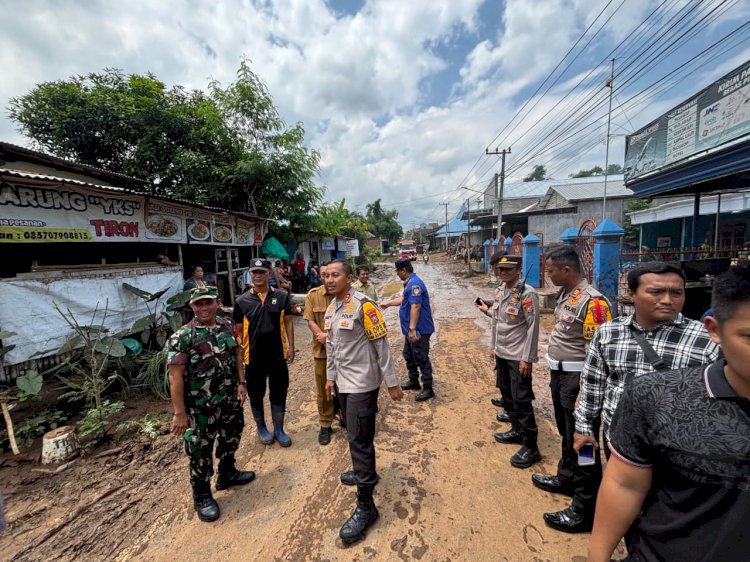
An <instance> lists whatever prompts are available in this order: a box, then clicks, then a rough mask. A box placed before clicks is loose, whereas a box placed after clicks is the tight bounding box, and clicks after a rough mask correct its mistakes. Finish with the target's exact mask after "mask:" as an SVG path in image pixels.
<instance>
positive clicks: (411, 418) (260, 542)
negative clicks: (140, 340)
mask: <svg viewBox="0 0 750 562" xmlns="http://www.w3.org/2000/svg"><path fill="white" fill-rule="evenodd" d="M436 257H437V256H435V255H433V256H431V262H430V263H429V264H426V265H425V264H422V263H416V264H415V269H416V271H417V273H418V274H420V275H421V276H422V277H423V278H424V279H425V281H426V283H427V285H428V288H429V290H430V292H431V295H432V299H433V308H434V315H435V317H436V319H437V323H438V332H437V333H436V334H435V336H433V341H432V343H433V350H432V352H431V356H432V359H433V364H434V367H435V391H436V394H437V396H436V398H435V399H434V400H431V401H429V402H428V403H425V404H417V403H416V402H414V395H415V393H413V392H409V393H406V397H405V399H404V401H403V402H400V403H396V402H392V401H391V400H390V399H389V398H388V395H387V393H386V392H385V390H383V391H381V398H380V413H379V416H378V433H377V436H376V447H377V455H378V457H377V458H378V472H379V474H380V477H381V480H380V483H379V484H378V486H377V488H376V491H375V501H376V504H377V506H378V509H379V511H380V519H379V521H378V522H377V523H376V524H375V525H374V526H373V527H372V528H371V529H370V530H369V532H368V535H367V538H366V539H365V540H364V541H362V542H360V543H358V544H355V545H352V546H350V547H348V548H346V547H344V546H343V545H342V544H341V542H340V540H339V539H338V530H339V527H340V526H341V524H342V523H343V521H344V520H345V519H346V518H347V517H348V516H349V514H350V513H351V510H352V509H353V506H354V490H353V489H352V488H348V487H345V486H342V485H341V484H340V483H339V480H338V476H339V474H340V473H341V472H342V471H344V470H347V469H349V468H350V467H351V460H350V457H349V452H348V447H347V443H346V434H345V431H344V430H342V429H340V428H339V427H338V425H337V424H336V423H335V424H334V427H335V431H334V435H333V441H332V442H331V444H330V445H328V446H327V447H321V446H320V445H318V442H317V431H318V423H317V410H316V405H315V391H314V383H313V370H312V359H311V354H310V335H309V332H308V330H307V327H306V325H305V324H304V323H303V322H302V320H301V319H300V318H297V319H296V320H295V328H296V345H295V347H296V348H297V350H298V355H297V359H296V360H295V362H294V364H293V366H292V368H291V372H290V375H291V385H290V393H289V401H288V407H289V413H288V423H287V426H288V427H287V429H288V432H289V433H290V435H291V437H292V439H293V445H292V446H291V447H290V448H288V449H282V448H281V447H279V446H278V445H277V444H274V445H272V446H270V447H266V446H263V445H261V444H260V443H259V442H258V441H257V436H256V434H255V433H256V432H255V427H254V424H253V423H252V418H251V417H250V415H249V412H248V414H246V418H247V425H246V428H245V432H244V435H243V439H242V443H241V445H240V450H239V452H238V464H239V465H240V467H241V468H246V469H250V470H255V471H256V473H257V479H256V480H255V481H254V482H252V483H251V484H250V485H248V486H245V487H242V488H233V489H229V490H225V491H221V492H217V493H216V494H215V497H216V498H217V501H218V502H219V504H220V506H221V510H222V517H221V519H220V520H219V521H217V522H216V523H213V524H206V523H201V522H200V521H198V519H197V518H196V517H195V514H194V512H193V510H192V502H191V497H190V491H189V485H188V480H187V475H188V474H187V461H186V459H185V457H184V456H183V454H182V450H181V448H180V444H179V440H178V439H177V438H175V437H173V436H170V435H164V436H161V437H159V438H158V439H157V440H156V441H154V442H148V441H140V440H134V441H129V442H126V443H124V444H122V443H121V444H119V445H118V447H120V448H121V449H120V451H119V452H118V451H115V453H114V454H110V455H107V456H103V457H99V458H92V457H87V458H80V459H78V460H76V461H75V462H74V464H73V465H71V466H70V467H68V468H66V469H65V470H63V471H61V472H59V473H57V474H50V473H46V472H39V471H33V470H32V469H37V470H38V469H41V468H42V467H41V465H39V464H38V463H36V461H35V459H34V458H30V457H29V456H25V457H15V458H14V457H11V456H8V455H4V456H2V457H0V462H2V464H0V467H2V471H0V486H2V489H3V492H4V493H5V495H6V508H7V510H8V513H7V515H8V518H9V522H10V527H9V530H8V531H6V533H5V534H4V535H3V536H0V558H1V559H2V560H30V561H33V560H40V561H41V560H121V561H127V560H165V561H172V560H189V561H192V560H207V559H209V560H237V561H245V560H256V561H265V560H269V561H276V560H292V561H308V560H316V561H335V560H353V561H365V560H394V561H395V560H404V561H409V560H422V561H459V560H472V561H473V560H493V561H510V562H515V561H519V562H522V561H535V562H542V561H550V562H555V561H564V562H568V561H570V562H584V560H585V553H586V546H587V542H588V537H589V535H588V534H584V535H566V534H563V533H558V532H555V531H553V530H551V529H549V528H547V527H546V526H545V525H544V522H543V520H542V513H543V512H544V511H551V510H558V509H562V508H564V507H565V506H566V505H567V504H568V498H566V497H562V496H555V495H553V494H548V493H545V492H542V491H540V490H538V489H536V488H534V487H533V486H532V485H531V480H530V479H531V474H532V473H533V472H534V471H540V472H544V473H553V472H554V470H555V467H556V463H557V459H558V454H559V438H558V437H557V436H556V432H555V430H554V425H553V423H552V416H551V403H550V400H549V389H548V387H547V384H548V377H549V372H548V370H547V369H546V368H544V367H543V366H540V365H537V366H535V371H534V377H535V392H536V395H537V401H536V407H537V412H538V414H537V416H538V423H539V426H540V448H541V451H542V454H543V455H544V460H543V462H542V463H540V464H538V465H536V466H535V467H533V468H531V469H526V470H518V469H515V468H512V467H511V466H510V464H509V462H508V459H509V458H510V456H511V455H512V454H513V452H515V447H514V446H507V445H499V444H497V443H495V442H494V440H493V439H492V434H493V433H494V432H495V431H498V430H501V429H505V427H506V425H505V424H500V423H498V422H497V421H496V420H495V413H496V412H497V409H496V408H494V407H493V406H492V405H491V404H490V402H489V399H490V397H491V396H493V395H494V394H495V392H496V391H494V389H493V386H494V372H493V371H492V370H491V363H490V360H489V350H488V344H489V334H488V327H489V321H488V319H487V318H486V317H484V316H482V315H481V314H479V312H478V311H477V310H476V308H475V307H474V306H473V304H472V301H473V300H474V298H475V297H476V296H477V295H482V296H485V297H490V296H491V295H492V294H493V291H494V288H493V287H491V286H489V285H488V284H487V282H486V278H485V277H483V276H473V277H467V276H466V275H465V274H464V272H465V270H463V269H462V267H461V266H460V265H458V264H454V263H440V259H439V257H438V259H435V258H436ZM374 278H375V281H376V283H377V284H378V286H379V288H384V287H386V286H388V289H389V290H390V291H396V290H398V288H399V287H400V285H399V284H398V279H397V278H396V276H395V273H394V272H393V269H392V265H390V264H389V265H388V266H387V267H386V266H383V267H381V268H379V269H378V271H377V272H376V274H375V276H374ZM397 316H398V311H397V310H396V309H388V310H386V311H385V317H386V322H387V324H388V327H389V329H390V333H389V341H390V343H391V351H392V353H393V355H394V358H395V359H396V365H397V369H398V371H399V375H400V377H401V378H402V380H404V379H405V369H404V363H403V359H402V358H401V347H402V343H403V339H402V336H401V334H400V330H399V328H398V320H397ZM550 327H551V317H550V316H549V315H548V316H545V317H544V319H543V334H542V337H541V339H542V342H546V339H547V334H548V332H549V328H550ZM540 356H543V350H540ZM149 408H150V409H151V411H152V412H154V413H160V412H168V411H169V405H168V404H166V403H162V402H157V401H153V402H152V404H149ZM267 408H268V407H267ZM267 415H268V414H267ZM102 452H104V453H106V452H107V451H106V450H103V451H97V453H98V454H101V453H102ZM47 468H49V467H44V469H47ZM52 469H54V467H52Z"/></svg>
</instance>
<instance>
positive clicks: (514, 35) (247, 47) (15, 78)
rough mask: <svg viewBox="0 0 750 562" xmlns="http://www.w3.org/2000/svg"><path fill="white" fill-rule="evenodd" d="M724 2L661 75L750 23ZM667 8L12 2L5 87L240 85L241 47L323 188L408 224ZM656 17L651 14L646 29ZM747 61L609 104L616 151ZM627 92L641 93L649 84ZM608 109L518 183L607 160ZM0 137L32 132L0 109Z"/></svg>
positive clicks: (481, 175) (421, 1) (562, 3)
mask: <svg viewBox="0 0 750 562" xmlns="http://www.w3.org/2000/svg"><path fill="white" fill-rule="evenodd" d="M690 3H691V2H689V1H688V0H669V1H668V2H665V3H664V4H665V6H664V8H669V11H670V12H672V13H674V12H676V11H677V10H679V9H680V8H684V7H685V6H686V5H687V4H690ZM730 3H731V4H733V6H732V9H731V10H728V11H727V12H726V13H724V14H723V15H721V17H719V18H718V19H716V21H714V22H712V24H711V25H710V26H709V27H708V28H707V29H705V30H703V31H702V32H701V33H700V35H699V36H696V37H695V38H693V39H691V40H689V41H687V42H686V43H684V44H682V45H679V48H678V49H677V50H675V52H674V53H672V54H670V56H669V57H667V58H666V59H665V61H664V62H663V64H662V66H661V67H660V68H659V69H655V70H654V71H653V74H652V75H651V78H654V79H655V78H658V77H660V76H663V75H664V74H666V72H668V71H669V70H670V68H674V67H675V66H677V65H678V64H680V63H681V62H683V61H684V60H687V59H688V58H690V56H692V54H695V53H696V52H698V51H700V50H701V49H703V48H705V46H707V45H708V44H710V43H711V42H712V41H714V40H716V39H718V38H720V37H721V36H723V35H724V34H726V33H727V32H728V31H729V30H731V29H734V28H735V27H737V25H738V24H740V23H742V22H743V21H747V20H748V18H749V16H750V9H749V7H748V4H749V3H750V0H732V2H730ZM608 4H609V7H608V8H607V9H606V10H605V12H604V14H603V15H602V16H601V18H600V19H599V20H598V22H597V23H596V26H595V27H594V28H592V29H598V28H599V27H602V24H603V23H604V21H605V20H606V18H607V17H608V16H609V15H611V14H612V13H613V12H614V11H615V10H617V11H616V13H615V14H614V16H613V17H612V19H611V20H609V23H607V24H606V25H604V26H603V28H602V29H601V31H600V33H599V34H598V35H597V36H596V37H595V38H594V39H593V40H592V42H591V43H590V44H589V45H588V46H587V47H586V49H585V51H584V52H583V53H582V54H581V56H580V57H578V59H577V60H576V61H575V62H574V63H573V64H572V65H571V67H570V69H569V70H568V71H567V72H566V74H564V75H563V76H561V79H560V81H559V83H558V84H557V85H555V87H554V88H553V89H552V90H551V91H550V92H549V93H548V94H547V96H546V97H545V98H544V99H542V100H541V102H540V103H539V105H538V106H536V107H535V109H534V112H533V113H532V114H531V115H530V116H529V117H528V118H527V119H526V120H524V122H523V123H521V124H520V125H519V126H518V127H516V128H511V129H510V136H508V137H507V138H506V137H505V135H502V136H501V137H500V138H499V139H495V137H496V135H497V134H498V133H499V132H500V131H501V130H502V129H503V127H504V126H505V125H506V124H507V123H508V121H509V119H510V118H511V117H512V116H513V115H514V114H515V113H516V111H517V110H518V109H519V108H520V107H521V106H522V105H523V103H524V102H525V101H526V100H528V99H529V98H530V97H531V96H532V94H534V92H535V90H536V89H537V87H538V86H539V84H540V83H541V82H542V80H544V79H545V78H546V77H547V75H548V74H549V73H550V72H551V71H552V70H553V69H554V68H555V66H556V65H557V64H558V63H559V62H560V60H561V59H562V57H563V55H565V53H566V52H567V51H568V49H569V48H570V47H572V46H573V44H574V43H575V41H576V40H577V39H579V37H580V36H581V34H582V33H583V32H584V30H585V29H586V28H587V27H588V26H589V24H591V23H592V22H594V20H595V18H596V17H597V15H599V13H600V11H601V10H602V9H603V8H605V7H606V6H607V5H608ZM659 4H662V2H661V0H659V1H650V0H627V1H626V2H624V3H622V0H615V1H613V2H609V1H608V0H507V1H505V2H501V1H499V0H487V1H482V0H371V1H367V2H365V1H361V0H327V1H324V0H279V1H252V0H246V1H230V0H222V1H220V2H216V1H208V0H206V1H198V0H184V1H177V0H173V1H155V0H150V1H149V0H128V1H127V2H123V1H118V0H107V1H105V0H86V1H83V0H80V1H76V0H66V1H63V0H27V1H25V2H23V3H22V2H18V1H16V0H0V8H2V13H3V32H2V34H0V64H1V65H2V68H3V76H2V80H0V100H2V102H3V105H4V106H7V100H8V99H9V98H10V97H13V96H18V95H22V94H24V93H26V92H28V91H29V90H30V89H31V88H32V87H33V86H34V85H35V84H37V83H39V82H42V81H49V80H58V79H65V78H67V77H69V76H70V75H73V74H85V73H88V72H94V71H100V70H102V69H104V68H106V67H114V68H120V69H122V70H124V71H125V72H135V73H145V72H148V71H150V72H153V73H154V74H155V75H156V76H157V77H158V78H160V79H161V80H163V81H164V82H166V83H167V84H168V85H172V84H182V85H185V86H187V87H191V88H201V89H204V88H205V87H206V85H207V83H208V81H209V79H211V78H214V79H218V80H219V81H221V82H223V83H226V82H228V81H231V80H232V79H233V77H234V73H235V72H236V70H237V67H238V65H239V61H240V59H241V57H243V56H246V57H248V58H249V59H251V60H252V68H253V70H254V71H255V72H256V73H257V74H259V75H260V76H261V77H262V79H263V80H264V81H265V82H266V84H267V86H268V88H269V91H270V92H271V94H272V96H273V98H274V101H275V103H276V105H277V106H278V107H279V109H280V111H281V113H282V115H283V117H284V119H285V120H286V121H287V123H289V124H293V123H294V122H296V121H302V122H303V123H304V126H305V129H306V130H307V143H308V144H309V145H310V146H312V147H315V148H317V149H318V150H320V152H321V154H322V156H323V158H322V169H321V175H320V178H319V181H320V183H321V184H322V185H325V186H326V189H327V190H326V199H327V200H328V201H333V200H339V199H341V198H342V197H346V200H347V206H348V207H349V208H352V209H357V210H361V211H364V204H365V203H367V202H370V201H373V200H374V199H376V198H378V197H379V198H381V199H382V201H383V205H384V206H386V207H388V208H394V207H395V208H398V210H399V213H400V215H399V220H400V222H401V223H402V224H403V225H404V226H407V227H409V226H411V224H412V223H413V222H416V223H420V222H424V221H426V220H427V219H433V220H439V219H440V217H442V216H443V210H442V207H440V206H439V203H440V202H441V201H442V200H443V198H445V197H447V198H448V201H449V202H450V213H451V214H454V213H455V212H456V211H458V208H459V199H461V198H463V197H465V194H466V192H465V191H464V192H463V195H461V194H460V193H459V191H457V189H456V188H457V187H458V186H460V185H470V186H474V187H472V189H481V187H482V184H483V183H486V182H487V181H488V179H489V178H490V177H491V174H492V173H493V172H494V171H497V169H498V166H497V158H495V157H490V158H492V160H489V161H486V160H485V159H482V160H480V161H479V163H478V165H477V166H473V165H474V164H475V162H477V160H478V158H479V156H480V155H481V154H482V153H483V152H484V150H485V147H487V146H488V145H489V146H491V147H492V148H495V143H497V142H500V141H503V140H505V145H504V146H510V145H511V144H512V154H511V156H510V157H509V158H508V165H509V167H512V166H513V165H516V166H518V165H519V162H523V157H524V154H527V155H528V153H529V150H530V147H529V144H528V143H529V142H530V139H531V138H532V136H533V135H531V134H529V135H528V136H526V137H525V138H520V139H519V137H520V136H521V135H522V134H523V133H524V131H526V130H527V129H528V128H529V127H530V126H532V125H533V124H534V123H535V122H536V121H538V120H539V119H541V117H542V116H543V115H544V114H545V113H546V112H547V111H552V113H551V114H550V115H549V116H548V117H546V119H548V120H549V119H551V118H553V117H554V111H555V109H556V107H557V108H559V112H560V114H562V112H563V109H564V106H562V105H561V106H558V105H557V104H559V103H560V100H561V98H562V97H563V96H564V95H565V93H566V92H567V91H568V90H569V89H570V88H571V87H572V86H574V85H575V84H576V83H577V82H578V79H579V78H580V77H582V76H584V75H585V74H586V73H588V72H589V71H590V70H592V69H594V70H595V72H594V74H593V75H592V77H591V80H595V81H596V83H597V84H601V82H602V81H603V79H604V78H605V77H606V76H607V75H608V73H609V68H608V63H606V64H600V63H602V61H603V60H606V54H607V53H608V52H609V51H610V50H611V49H612V48H613V47H614V46H615V45H617V44H618V43H620V42H621V41H623V39H626V38H627V37H628V34H629V33H632V30H634V29H635V28H636V27H637V26H638V24H639V23H640V22H641V21H643V20H644V19H645V18H646V16H647V15H648V14H649V13H651V12H652V10H654V9H655V8H656V7H657V6H658V5H659ZM704 4H705V8H704V12H703V13H704V15H705V17H708V16H709V15H710V14H711V12H710V10H709V9H710V8H711V7H712V6H718V5H720V4H721V2H720V1H719V0H715V1H706V2H704ZM618 6H619V8H618ZM717 13H719V12H714V15H716V14H717ZM658 31H659V28H658V27H655V28H653V29H651V30H650V31H649V32H648V34H647V35H651V36H653V35H654V34H656V33H658ZM588 38H590V35H589V36H587V38H586V39H585V40H584V42H582V43H581V44H579V48H581V49H582V48H583V44H584V43H585V41H587V40H588ZM688 39H690V37H688ZM603 57H604V58H603ZM748 58H750V50H749V49H748V43H747V42H744V43H743V42H739V43H738V44H737V45H736V46H735V47H734V48H730V49H728V50H727V51H726V52H725V53H723V54H722V55H721V56H719V57H718V58H716V59H715V60H713V61H712V62H711V63H710V64H708V65H706V67H705V68H700V69H697V70H696V72H695V73H694V74H693V75H692V76H691V77H690V79H689V80H688V79H686V80H684V81H681V82H680V83H678V84H677V85H675V86H674V87H672V88H670V89H668V90H667V91H664V92H661V93H660V95H659V96H658V99H657V100H653V101H652V102H651V103H648V104H645V106H644V107H640V108H637V109H633V110H632V111H630V112H628V111H620V112H619V113H618V112H617V111H614V112H613V115H614V119H613V123H614V125H613V131H612V132H613V135H614V134H618V136H613V137H612V144H611V147H610V155H611V157H610V162H614V163H619V164H622V162H623V156H624V148H623V137H622V136H621V135H622V134H624V133H625V132H632V131H633V129H634V128H635V129H637V128H640V127H642V126H643V125H645V124H647V123H648V122H649V121H650V120H651V119H653V118H655V117H656V116H658V115H659V114H660V113H661V112H663V111H665V110H667V109H669V108H670V107H671V106H672V105H675V104H676V103H679V102H680V101H681V100H682V99H684V98H686V97H688V96H690V95H692V94H693V93H695V92H697V91H698V90H700V89H701V88H702V87H704V86H706V85H708V84H709V83H710V82H711V81H712V80H713V79H715V78H717V77H719V76H720V75H722V74H724V73H726V72H727V71H729V70H731V69H732V68H734V67H735V66H738V65H739V64H740V63H742V62H744V61H746V60H748ZM568 60H570V58H569V59H568ZM670 65H671V67H670ZM615 76H617V71H616V72H615ZM648 78H649V77H648V76H644V81H643V82H641V83H640V84H642V85H641V87H645V85H647V84H648V83H649V81H648ZM633 88H636V90H633V91H637V88H638V83H635V84H633ZM621 96H622V97H621ZM621 96H619V95H618V97H617V98H616V99H615V100H614V105H613V107H614V108H615V110H617V107H618V105H619V104H620V103H623V102H625V99H623V98H625V97H627V92H624V91H623V92H622V93H621ZM543 122H544V121H543ZM605 123H606V120H602V121H601V127H599V128H598V130H599V133H598V135H599V142H597V136H596V135H594V137H593V143H594V145H593V146H589V145H586V143H584V142H583V140H582V141H581V146H580V147H577V148H576V149H575V150H574V151H573V152H572V153H571V148H570V147H568V150H567V152H565V153H564V154H562V153H555V152H554V151H550V152H549V153H547V154H545V155H544V156H540V157H539V158H536V159H535V160H534V161H533V162H529V163H528V165H525V166H521V169H518V170H514V172H513V173H512V174H511V177H510V178H509V181H516V180H518V179H520V177H521V176H522V175H523V174H525V173H527V172H528V171H529V170H530V168H531V166H532V163H536V162H538V163H546V164H547V167H548V169H549V170H550V171H552V172H553V173H554V176H555V177H567V175H568V174H569V173H571V172H574V171H576V170H579V169H581V168H587V167H591V166H592V165H594V164H599V165H603V163H604V138H605V136H606V135H605V133H604V131H605V129H604V128H603V127H604V124H605ZM532 132H533V131H532ZM0 139H2V140H6V141H10V142H15V143H18V144H22V145H27V146H28V145H30V142H29V141H28V140H27V139H25V138H23V137H22V136H21V135H20V134H19V133H18V131H17V130H16V128H15V125H14V124H13V123H12V122H11V121H10V120H9V119H8V118H7V114H6V113H5V112H3V114H2V115H0ZM493 139H494V140H493ZM513 141H516V142H513ZM589 141H591V138H589V139H588V141H587V142H589ZM584 145H586V146H584ZM584 148H585V150H584ZM561 150H562V149H561ZM514 159H515V160H514Z"/></svg>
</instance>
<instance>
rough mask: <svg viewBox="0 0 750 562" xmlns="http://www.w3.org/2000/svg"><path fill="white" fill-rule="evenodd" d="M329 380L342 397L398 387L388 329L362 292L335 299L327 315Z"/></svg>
mask: <svg viewBox="0 0 750 562" xmlns="http://www.w3.org/2000/svg"><path fill="white" fill-rule="evenodd" d="M324 329H325V330H326V332H328V340H327V341H326V352H327V354H328V363H327V373H326V377H327V378H328V380H329V381H335V382H336V385H337V386H338V389H339V392H340V393H342V394H351V393H363V392H368V391H371V390H375V389H376V388H378V387H379V386H380V383H381V382H382V381H383V380H385V382H386V385H387V386H388V387H389V388H390V387H394V386H397V385H398V377H397V376H396V371H395V369H394V366H393V361H392V360H391V353H390V350H389V348H388V337H387V336H388V330H387V328H386V326H385V321H384V320H383V315H382V313H381V312H380V309H379V308H378V306H377V305H376V304H375V303H374V302H373V301H371V300H370V299H369V298H367V297H366V296H365V295H363V294H362V293H360V292H359V291H355V290H351V291H349V292H348V293H347V294H346V295H345V297H344V298H343V299H340V300H339V299H334V300H333V301H332V302H331V304H329V305H328V309H327V310H326V313H325V328H324Z"/></svg>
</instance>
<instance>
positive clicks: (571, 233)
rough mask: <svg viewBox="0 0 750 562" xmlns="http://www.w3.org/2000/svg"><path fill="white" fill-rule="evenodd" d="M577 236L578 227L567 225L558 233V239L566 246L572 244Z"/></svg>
mask: <svg viewBox="0 0 750 562" xmlns="http://www.w3.org/2000/svg"><path fill="white" fill-rule="evenodd" d="M576 238H578V229H577V228H575V227H572V226H570V227H568V228H566V229H565V230H563V231H562V234H560V241H561V242H562V243H563V244H565V245H566V246H574V245H575V243H576Z"/></svg>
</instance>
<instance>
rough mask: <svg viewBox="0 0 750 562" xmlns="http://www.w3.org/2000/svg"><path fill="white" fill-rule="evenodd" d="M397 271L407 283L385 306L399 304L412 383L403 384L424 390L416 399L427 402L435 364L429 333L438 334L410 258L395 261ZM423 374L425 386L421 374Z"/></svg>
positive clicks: (427, 301) (403, 387) (408, 388)
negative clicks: (431, 354)
mask: <svg viewBox="0 0 750 562" xmlns="http://www.w3.org/2000/svg"><path fill="white" fill-rule="evenodd" d="M396 274H397V275H398V277H399V279H401V281H403V283H404V292H403V293H402V295H401V296H400V297H398V298H396V299H392V300H390V301H387V302H385V303H383V304H382V308H383V309H385V308H388V307H389V306H400V309H399V319H400V320H401V332H402V333H403V334H404V351H403V356H404V360H405V361H406V368H407V369H408V371H409V382H408V383H406V384H402V385H401V388H402V389H403V390H421V392H420V393H419V394H418V395H417V397H416V401H417V402H424V401H425V400H429V399H430V398H433V397H434V396H435V392H434V391H433V389H432V363H430V336H432V334H433V333H435V324H434V322H433V321H432V309H431V308H430V295H429V293H428V292H427V286H426V285H425V284H424V281H422V280H421V279H420V278H419V277H418V276H417V274H416V273H414V268H413V267H412V265H411V260H408V259H400V260H398V261H397V262H396ZM420 372H421V373H422V386H420V385H419V373H420Z"/></svg>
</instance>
